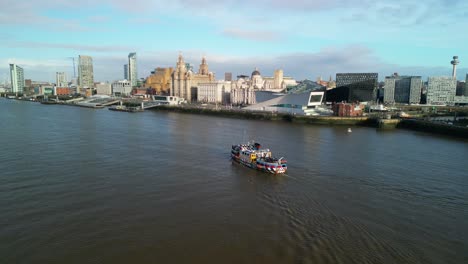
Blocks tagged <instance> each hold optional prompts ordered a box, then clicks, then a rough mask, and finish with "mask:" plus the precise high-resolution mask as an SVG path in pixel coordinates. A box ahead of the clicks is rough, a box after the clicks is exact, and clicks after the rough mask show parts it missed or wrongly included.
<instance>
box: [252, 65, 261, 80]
mask: <svg viewBox="0 0 468 264" xmlns="http://www.w3.org/2000/svg"><path fill="white" fill-rule="evenodd" d="M257 75H258V76H261V74H260V72H259V71H258V68H255V70H254V71H253V72H252V77H251V78H252V79H253V78H254V76H257Z"/></svg>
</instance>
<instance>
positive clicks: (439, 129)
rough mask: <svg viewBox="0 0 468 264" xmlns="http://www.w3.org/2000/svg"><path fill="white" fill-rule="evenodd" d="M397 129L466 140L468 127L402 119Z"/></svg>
mask: <svg viewBox="0 0 468 264" xmlns="http://www.w3.org/2000/svg"><path fill="white" fill-rule="evenodd" d="M397 128H405V129H412V130H417V131H422V132H427V133H434V134H440V135H446V136H455V137H461V138H467V139H468V127H462V126H453V125H446V124H439V123H434V122H428V121H423V120H414V119H403V120H401V121H400V122H399V123H398V125H397Z"/></svg>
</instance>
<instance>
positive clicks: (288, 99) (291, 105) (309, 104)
mask: <svg viewBox="0 0 468 264" xmlns="http://www.w3.org/2000/svg"><path fill="white" fill-rule="evenodd" d="M324 94H325V92H323V91H321V92H307V93H298V94H286V95H283V96H279V97H276V98H273V99H271V100H268V101H264V102H261V103H258V104H254V105H250V106H247V107H245V108H243V109H245V110H250V111H265V112H277V113H284V114H293V115H331V114H332V113H333V112H332V111H331V110H330V109H328V108H326V107H324V106H322V101H323V97H324Z"/></svg>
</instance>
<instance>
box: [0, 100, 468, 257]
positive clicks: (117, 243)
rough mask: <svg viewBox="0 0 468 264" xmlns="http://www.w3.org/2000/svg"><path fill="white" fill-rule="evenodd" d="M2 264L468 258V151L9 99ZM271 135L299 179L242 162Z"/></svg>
mask: <svg viewBox="0 0 468 264" xmlns="http://www.w3.org/2000/svg"><path fill="white" fill-rule="evenodd" d="M0 126H1V127H0V143H1V144H0V210H1V212H0V263H425V264H426V263H468V250H467V249H468V221H467V219H468V200H467V199H468V142H467V141H463V140H457V139H452V138H441V137H437V136H433V135H428V134H424V133H418V132H413V131H406V130H396V131H391V132H382V131H377V130H375V129H372V128H361V127H356V128H353V132H352V133H347V131H346V128H344V127H322V126H302V125H295V124H287V123H275V122H262V121H249V120H237V119H227V118H218V117H209V116H199V115H188V114H176V113H166V112H155V111H147V112H144V113H136V114H132V113H120V112H113V111H108V110H107V109H101V110H93V109H86V108H75V107H67V106H59V105H41V104H37V103H29V102H19V101H14V100H5V99H0ZM248 139H256V140H257V141H259V142H261V143H262V144H263V145H264V146H268V147H269V148H270V149H272V150H273V152H274V153H276V154H277V155H278V156H284V157H286V158H287V160H288V166H289V170H288V175H287V176H272V175H268V174H262V173H260V172H256V171H253V170H249V169H247V168H244V167H242V166H240V165H238V164H233V163H231V161H230V159H229V151H230V146H231V144H234V143H240V142H241V141H243V140H248Z"/></svg>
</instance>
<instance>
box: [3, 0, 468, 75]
mask: <svg viewBox="0 0 468 264" xmlns="http://www.w3.org/2000/svg"><path fill="white" fill-rule="evenodd" d="M467 25H468V1H465V0H423V1H421V0H287V1H286V0H256V1H246V0H217V1H208V0H171V1H167V0H166V1H161V0H131V1H129V0H93V1H91V0H79V1H78V0H73V1H71V0H34V1H33V0H24V1H18V0H0V35H1V36H2V37H1V38H0V39H1V40H0V51H1V52H0V82H3V81H4V80H6V79H8V78H9V69H8V67H9V66H8V65H9V63H16V64H18V65H19V66H21V67H23V68H24V71H25V78H26V79H33V80H36V81H52V82H54V81H55V73H56V72H58V71H65V72H66V73H67V75H68V78H69V79H70V78H71V77H72V76H73V64H72V59H71V58H73V57H75V58H77V57H78V55H89V56H92V57H93V63H94V76H95V81H110V82H112V81H114V80H118V79H123V65H124V64H126V63H127V60H128V58H127V56H128V54H129V53H130V52H136V53H137V60H138V76H139V77H147V76H148V75H150V72H151V71H152V70H154V68H156V67H175V64H176V61H177V57H178V55H179V52H181V53H182V55H183V56H184V58H185V61H186V62H190V63H191V64H193V65H194V68H195V70H198V66H199V64H200V62H201V58H202V57H203V56H205V57H206V59H207V62H208V65H209V69H210V71H212V72H214V73H215V76H216V78H217V79H223V78H224V73H225V72H232V73H233V76H236V75H240V74H247V75H250V73H251V72H252V71H253V70H254V69H255V68H256V67H258V69H259V71H260V72H261V74H262V75H263V76H272V75H273V71H274V70H275V69H283V71H284V74H285V76H291V77H294V78H295V79H297V80H302V79H312V80H315V79H316V78H317V77H318V76H322V77H323V79H328V78H329V76H333V79H334V78H335V74H336V73H337V72H377V73H379V79H381V80H382V79H383V78H384V76H387V75H391V74H392V73H394V72H398V73H399V74H400V75H419V76H423V78H427V76H449V75H451V72H452V66H451V65H450V61H451V60H452V57H453V56H454V55H458V56H459V59H460V65H459V66H458V71H457V78H458V79H459V80H465V76H466V74H467V73H468V34H467V32H466V26H467Z"/></svg>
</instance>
